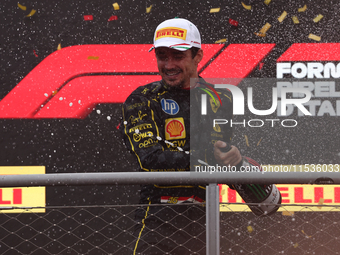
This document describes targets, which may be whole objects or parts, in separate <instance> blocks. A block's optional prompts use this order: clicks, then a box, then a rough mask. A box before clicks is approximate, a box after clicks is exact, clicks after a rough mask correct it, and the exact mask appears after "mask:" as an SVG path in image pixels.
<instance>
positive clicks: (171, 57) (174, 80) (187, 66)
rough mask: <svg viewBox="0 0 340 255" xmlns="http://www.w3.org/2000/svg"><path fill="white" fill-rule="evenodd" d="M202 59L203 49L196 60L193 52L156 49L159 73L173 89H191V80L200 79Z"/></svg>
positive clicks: (163, 48) (164, 48)
mask: <svg viewBox="0 0 340 255" xmlns="http://www.w3.org/2000/svg"><path fill="white" fill-rule="evenodd" d="M202 57H203V51H202V50H201V49H200V50H199V51H198V53H197V55H196V56H195V57H194V58H192V53H191V50H186V51H179V50H175V49H170V48H167V47H159V48H157V49H156V59H157V65H158V70H159V73H160V75H161V76H162V78H163V80H164V81H165V82H166V84H168V85H169V86H171V87H180V88H189V87H190V78H198V73H197V65H198V63H199V62H200V61H201V60H202Z"/></svg>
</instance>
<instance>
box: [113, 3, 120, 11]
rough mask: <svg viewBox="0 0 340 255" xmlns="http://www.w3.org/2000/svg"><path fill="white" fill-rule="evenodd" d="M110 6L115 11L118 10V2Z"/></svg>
mask: <svg viewBox="0 0 340 255" xmlns="http://www.w3.org/2000/svg"><path fill="white" fill-rule="evenodd" d="M112 6H113V9H114V10H115V11H117V10H119V4H118V3H114V4H112Z"/></svg>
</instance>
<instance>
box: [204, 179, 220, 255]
mask: <svg viewBox="0 0 340 255" xmlns="http://www.w3.org/2000/svg"><path fill="white" fill-rule="evenodd" d="M219 194H220V193H219V186H218V185H217V184H215V183H211V184H209V185H208V186H207V189H206V239H207V240H206V241H207V255H219V254H220V199H219V198H220V195H219Z"/></svg>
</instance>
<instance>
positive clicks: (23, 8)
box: [18, 3, 27, 11]
mask: <svg viewBox="0 0 340 255" xmlns="http://www.w3.org/2000/svg"><path fill="white" fill-rule="evenodd" d="M18 7H19V8H20V9H21V10H23V11H26V9H27V8H26V6H24V5H21V4H19V3H18Z"/></svg>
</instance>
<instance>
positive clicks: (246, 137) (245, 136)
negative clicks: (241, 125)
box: [244, 135, 249, 147]
mask: <svg viewBox="0 0 340 255" xmlns="http://www.w3.org/2000/svg"><path fill="white" fill-rule="evenodd" d="M244 138H245V139H246V144H247V146H248V147H249V143H248V136H247V135H244Z"/></svg>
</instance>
